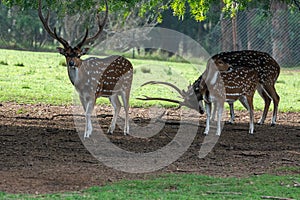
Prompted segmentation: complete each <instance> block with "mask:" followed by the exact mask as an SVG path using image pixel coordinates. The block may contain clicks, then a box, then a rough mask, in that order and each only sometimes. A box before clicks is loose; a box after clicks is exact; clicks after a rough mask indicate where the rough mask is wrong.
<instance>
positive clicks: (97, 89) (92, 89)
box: [38, 0, 133, 138]
mask: <svg viewBox="0 0 300 200" xmlns="http://www.w3.org/2000/svg"><path fill="white" fill-rule="evenodd" d="M38 3H39V5H38V15H39V18H40V20H41V22H42V24H43V26H44V28H45V30H46V31H47V32H48V33H49V35H50V36H51V37H52V38H54V39H56V40H57V41H59V42H60V43H61V44H62V45H63V48H61V47H58V48H57V50H58V52H59V53H60V54H62V55H64V56H65V58H66V63H67V68H68V75H69V79H70V81H71V83H72V84H73V85H74V87H75V89H76V91H77V92H78V94H79V98H80V101H81V104H82V106H83V109H84V111H85V118H86V123H85V133H84V138H86V137H89V136H90V135H91V134H92V130H93V127H92V121H91V115H92V112H93V109H94V106H95V102H96V99H97V98H99V97H108V98H109V100H110V102H111V104H112V106H113V107H114V114H113V119H112V122H111V125H110V127H109V129H108V133H113V131H114V130H115V126H116V120H117V117H118V115H119V112H120V109H121V103H120V100H119V96H121V98H122V101H123V106H124V110H125V127H124V135H126V134H128V133H129V121H128V120H129V119H128V117H129V116H128V109H129V96H130V90H131V84H132V77H133V68H132V64H131V63H130V61H128V60H127V59H126V58H124V57H122V56H110V57H107V58H103V59H100V58H96V57H90V58H87V59H85V60H83V59H81V56H83V55H85V54H87V52H88V50H89V48H82V46H83V45H85V44H89V43H90V42H92V41H94V40H96V39H97V38H98V36H99V35H100V33H101V32H102V30H103V28H104V25H105V24H106V21H107V18H108V5H107V1H106V0H105V6H106V12H105V18H104V20H103V21H102V22H101V21H100V17H99V14H97V19H98V20H97V23H98V24H97V25H98V31H97V32H96V33H95V34H94V35H93V36H92V37H88V32H89V30H88V28H87V29H86V32H85V36H84V37H83V39H82V41H81V42H80V43H78V44H77V45H76V46H75V47H71V46H70V45H69V43H68V42H67V41H66V40H65V39H63V38H62V37H60V36H58V35H57V33H56V29H55V28H54V29H53V30H51V28H50V27H49V24H48V21H49V12H48V14H47V16H46V18H45V17H44V16H43V14H42V3H41V0H39V2H38Z"/></svg>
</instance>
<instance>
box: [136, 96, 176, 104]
mask: <svg viewBox="0 0 300 200" xmlns="http://www.w3.org/2000/svg"><path fill="white" fill-rule="evenodd" d="M144 97H145V98H140V97H138V98H136V99H138V100H143V101H153V100H158V101H168V102H171V103H178V104H181V103H182V102H181V101H178V100H175V99H166V98H159V97H148V96H145V95H144Z"/></svg>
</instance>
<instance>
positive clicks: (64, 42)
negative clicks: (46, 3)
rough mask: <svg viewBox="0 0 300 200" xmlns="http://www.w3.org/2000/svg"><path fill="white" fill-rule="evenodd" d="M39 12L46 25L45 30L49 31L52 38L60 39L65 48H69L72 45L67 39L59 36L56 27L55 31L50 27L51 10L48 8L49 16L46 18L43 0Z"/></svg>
mask: <svg viewBox="0 0 300 200" xmlns="http://www.w3.org/2000/svg"><path fill="white" fill-rule="evenodd" d="M38 14H39V17H40V20H41V22H42V23H43V26H44V28H45V30H46V31H47V32H48V33H49V35H50V36H51V37H52V38H54V39H56V40H58V41H59V42H60V43H61V44H62V45H63V46H64V47H65V48H68V47H69V46H70V45H69V43H68V42H67V41H66V40H64V39H63V38H61V37H59V36H57V33H56V28H54V29H53V31H52V30H51V28H50V27H49V17H50V11H49V10H48V13H47V17H46V19H45V18H44V16H43V13H42V2H41V0H39V8H38Z"/></svg>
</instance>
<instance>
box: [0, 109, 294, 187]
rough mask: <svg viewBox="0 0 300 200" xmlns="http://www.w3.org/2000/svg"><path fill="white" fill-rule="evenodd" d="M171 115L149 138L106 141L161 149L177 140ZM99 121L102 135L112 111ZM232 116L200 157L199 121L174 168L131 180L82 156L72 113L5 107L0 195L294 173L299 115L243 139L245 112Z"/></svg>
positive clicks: (139, 117) (137, 113) (134, 115)
mask: <svg viewBox="0 0 300 200" xmlns="http://www.w3.org/2000/svg"><path fill="white" fill-rule="evenodd" d="M100 109H101V111H100ZM145 111H147V109H141V108H140V109H139V108H132V109H131V111H130V117H131V119H135V121H138V123H140V124H143V123H148V121H147V118H144V117H143V113H144V112H145ZM176 112H177V111H170V113H171V114H169V116H168V122H170V123H166V124H165V126H164V128H163V130H162V131H160V132H159V133H158V134H156V135H155V136H153V137H151V138H147V139H136V138H134V137H132V136H123V133H122V130H121V129H120V128H117V129H116V131H115V133H114V134H113V135H109V136H108V137H109V139H110V140H111V141H112V142H113V143H114V144H115V145H117V146H119V147H121V148H123V149H126V150H130V151H134V152H150V151H153V150H156V149H159V148H161V147H163V146H164V145H166V144H168V143H169V142H170V141H171V140H172V138H173V137H174V136H175V135H176V131H177V129H178V127H177V126H179V125H178V124H176V119H177V118H178V115H179V114H178V113H176ZM97 114H99V115H98V117H97V120H99V121H100V122H99V123H100V124H102V125H103V127H104V129H106V128H107V127H108V125H109V123H110V121H111V108H110V107H102V108H99V107H98V108H97ZM269 114H271V113H269ZM236 115H237V119H236V123H235V124H234V125H227V124H226V125H225V126H224V129H223V131H222V134H221V136H220V138H219V140H218V142H217V144H216V145H215V147H214V148H213V150H212V151H211V152H210V153H209V154H208V155H207V156H206V157H205V158H199V157H198V155H199V149H200V147H201V143H202V142H203V138H204V135H203V134H202V133H203V131H204V122H205V121H204V119H205V118H204V116H203V117H201V118H200V126H199V128H198V133H197V136H196V137H195V139H194V141H193V143H192V145H191V146H190V148H189V149H188V150H187V151H186V153H184V154H183V155H182V156H181V157H180V158H179V159H178V160H177V161H176V162H174V163H172V164H171V165H169V166H167V167H165V168H163V169H161V170H159V171H156V172H151V173H141V174H132V173H125V172H121V171H117V170H114V169H112V168H109V167H107V166H105V165H104V164H103V163H101V162H99V161H98V160H97V159H95V158H94V157H93V156H92V155H91V154H90V153H89V151H88V150H86V148H85V147H84V145H83V144H82V142H81V140H80V138H79V135H78V134H77V132H76V129H75V126H74V121H73V116H72V111H71V109H70V107H62V106H47V105H17V104H13V103H3V104H1V105H0V143H1V145H0V158H1V162H0V191H5V192H9V193H52V192H61V191H74V190H82V189H85V188H88V187H90V186H95V185H99V186H101V185H104V184H107V183H111V182H116V181H119V180H124V179H145V178H149V177H155V176H158V175H161V174H166V173H198V174H204V175H212V176H220V177H227V176H237V177H244V176H250V175H259V174H264V173H272V174H295V173H297V174H299V173H300V113H279V116H278V120H277V123H278V125H276V127H271V126H270V125H269V121H270V116H268V118H267V120H268V121H266V122H267V123H268V124H266V125H260V126H258V125H256V126H255V129H256V132H255V133H254V135H249V134H248V113H247V112H246V111H244V112H236ZM260 116H261V112H255V119H256V121H257V120H258V119H259V117H260ZM173 122H174V123H173ZM158 123H159V122H158Z"/></svg>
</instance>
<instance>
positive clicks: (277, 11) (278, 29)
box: [271, 0, 291, 65]
mask: <svg viewBox="0 0 300 200" xmlns="http://www.w3.org/2000/svg"><path fill="white" fill-rule="evenodd" d="M287 10H288V7H287V4H286V3H285V2H282V1H280V0H271V12H272V14H273V17H272V54H273V57H274V58H275V59H276V60H277V61H278V63H279V64H281V65H288V64H289V61H290V60H291V59H290V50H289V47H288V44H289V24H288V15H287Z"/></svg>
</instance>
